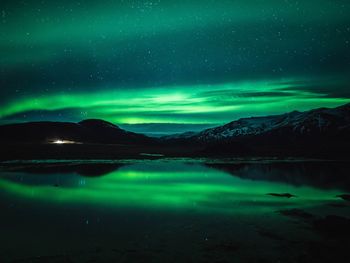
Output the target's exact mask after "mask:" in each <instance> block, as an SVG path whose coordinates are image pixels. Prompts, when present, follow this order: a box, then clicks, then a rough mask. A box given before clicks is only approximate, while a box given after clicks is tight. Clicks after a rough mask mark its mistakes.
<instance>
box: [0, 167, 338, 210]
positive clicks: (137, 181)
mask: <svg viewBox="0 0 350 263" xmlns="http://www.w3.org/2000/svg"><path fill="white" fill-rule="evenodd" d="M24 176H28V174H27V175H24ZM39 176H40V175H39ZM68 176H69V178H71V179H70V181H68V182H67V183H62V185H61V186H60V187H53V186H52V184H50V183H48V184H47V183H46V184H36V185H32V184H31V185H26V184H25V183H23V182H21V181H10V180H7V179H6V178H0V186H1V188H2V189H3V191H4V192H5V193H7V194H11V195H15V196H17V197H18V198H26V199H27V198H32V199H34V200H36V201H42V202H50V203H53V204H57V203H64V204H67V205H69V204H72V205H76V204H80V205H82V204H91V205H97V206H99V207H100V206H107V207H109V208H115V209H118V208H137V209H148V210H168V211H188V210H193V211H197V212H200V213H212V212H214V211H215V212H216V213H226V214H235V215H237V214H238V213H239V214H241V213H254V214H256V213H260V212H273V211H275V210H276V206H277V207H284V208H288V207H301V208H306V207H312V206H317V205H319V204H323V203H324V202H329V201H332V200H334V199H335V196H336V195H337V193H338V191H336V190H329V189H328V190H321V189H316V188H312V187H307V186H298V187H296V186H292V185H288V184H285V183H278V182H267V181H251V180H244V179H241V178H239V177H233V176H231V175H229V174H227V173H225V172H221V171H218V170H215V169H210V168H206V167H204V166H202V165H197V164H196V165H195V164H192V165H189V164H182V163H166V162H165V163H152V162H149V163H145V162H144V163H142V165H137V164H136V165H128V166H125V167H122V168H120V169H119V170H117V171H115V172H112V173H109V174H108V175H105V176H103V177H97V178H82V177H79V176H77V175H67V174H64V175H62V178H66V179H67V177H68ZM12 177H13V174H12ZM45 177H46V176H45ZM39 178H40V177H39ZM41 178H43V177H41ZM54 178H56V179H55V180H57V176H54ZM271 191H275V192H281V193H283V192H291V193H293V194H295V195H297V196H299V198H294V199H288V200H286V199H278V198H276V197H273V196H268V195H266V193H269V192H271Z"/></svg>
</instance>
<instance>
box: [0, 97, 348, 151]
mask: <svg viewBox="0 0 350 263" xmlns="http://www.w3.org/2000/svg"><path fill="white" fill-rule="evenodd" d="M55 142H62V143H64V142H69V143H72V144H76V145H75V148H74V147H73V146H70V147H69V149H70V152H74V151H75V150H76V149H77V148H78V147H79V151H80V154H79V155H78V156H79V158H92V156H93V157H94V158H99V157H100V155H99V154H96V152H97V151H94V149H95V148H96V147H98V149H99V150H98V152H99V153H101V157H102V156H103V157H104V158H106V157H109V158H122V157H124V156H123V151H125V150H126V151H127V152H128V153H130V149H133V150H132V151H131V152H132V154H131V155H139V154H142V153H144V152H146V153H160V154H164V155H166V156H227V157H237V156H299V157H301V156H307V157H327V158H348V157H350V151H349V149H350V148H349V147H350V103H349V104H345V105H342V106H340V107H336V108H319V109H314V110H310V111H305V112H298V111H293V112H289V113H285V114H281V115H272V116H265V117H251V118H242V119H239V120H236V121H233V122H230V123H228V124H225V125H223V126H219V127H215V128H210V129H206V130H204V131H201V132H197V133H193V132H187V133H184V134H177V135H170V136H163V137H161V138H152V137H147V136H145V135H143V134H138V133H133V132H128V131H126V130H123V129H121V128H119V127H118V126H116V125H114V124H112V123H109V122H106V121H103V120H97V119H89V120H84V121H81V122H79V123H71V122H28V123H18V124H8V125H3V126H0V143H1V144H2V145H3V147H1V148H2V152H0V155H1V156H0V157H1V158H6V152H11V151H12V152H13V151H14V152H19V150H18V148H20V149H21V150H20V152H21V154H22V155H21V156H24V155H25V154H27V155H30V154H32V153H33V152H34V153H35V152H36V151H37V149H39V148H40V147H41V148H43V145H52V144H55ZM23 145H31V147H30V149H31V152H27V153H26V152H25V150H23V149H24V148H25V147H24V146H23ZM87 145H88V146H89V151H87V152H86V151H85V150H84V149H85V148H87ZM94 145H95V146H94ZM103 145H105V146H104V147H103ZM106 145H108V147H106ZM26 147H27V146H26ZM84 147H85V148H84ZM94 147H95V148H94ZM44 148H45V152H46V153H47V156H48V158H49V157H50V153H51V152H50V151H51V150H50V149H51V148H50V147H44ZM64 149H67V148H61V150H60V151H61V155H60V156H59V157H64V158H71V156H70V152H68V151H66V152H65V151H64ZM121 149H123V150H121ZM28 151H29V150H28ZM104 151H108V152H109V153H110V155H108V156H106V155H105V154H102V153H103V152H104ZM116 151H117V152H118V155H114V154H113V153H114V152H116ZM11 156H13V158H15V157H16V154H12V155H11ZM40 156H43V154H41V155H40ZM125 156H128V157H130V154H128V155H125ZM27 157H28V158H29V157H30V156H27ZM75 157H76V156H75Z"/></svg>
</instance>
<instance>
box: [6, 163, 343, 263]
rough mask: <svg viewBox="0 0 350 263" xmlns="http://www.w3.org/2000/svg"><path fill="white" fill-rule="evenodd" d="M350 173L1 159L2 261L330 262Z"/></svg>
mask: <svg viewBox="0 0 350 263" xmlns="http://www.w3.org/2000/svg"><path fill="white" fill-rule="evenodd" d="M349 171H350V165H349V164H347V163H344V162H320V161H266V160H260V161H258V160H256V161H251V160H250V161H244V160H243V161H242V160H241V161H237V160H236V161H232V160H231V161H230V160H190V159H186V160H166V159H164V160H153V161H133V160H128V161H123V162H116V161H104V162H93V161H90V162H86V161H85V162H82V161H74V162H73V161H70V162H62V161H61V162H57V161H50V162H39V161H36V162H34V161H32V162H26V163H20V162H13V163H3V164H1V171H0V209H1V217H0V233H1V235H0V262H332V261H333V262H334V260H335V259H336V257H339V258H342V259H345V258H346V257H347V254H348V252H347V251H348V249H349V248H350V246H349V244H350V242H349V239H348V235H347V234H348V232H347V231H349V229H350V227H349V225H348V222H349V221H347V220H348V218H350V202H348V201H346V200H343V199H342V198H339V197H337V195H339V194H344V193H348V192H350V173H349ZM269 193H272V194H274V195H269ZM285 193H289V194H292V195H294V196H295V197H294V196H293V197H290V198H288V197H285V196H283V195H282V196H278V195H279V194H285ZM275 194H277V195H275ZM327 216H328V217H327ZM338 223H339V224H338ZM339 228H341V229H339ZM319 251H321V252H319ZM328 260H329V261H328ZM342 262H344V261H342Z"/></svg>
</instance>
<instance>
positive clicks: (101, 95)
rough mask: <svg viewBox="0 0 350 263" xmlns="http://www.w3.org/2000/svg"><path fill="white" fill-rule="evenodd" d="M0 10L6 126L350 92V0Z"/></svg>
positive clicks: (237, 106)
mask: <svg viewBox="0 0 350 263" xmlns="http://www.w3.org/2000/svg"><path fill="white" fill-rule="evenodd" d="M0 9H1V20H0V22H1V30H0V55H1V59H0V86H1V90H0V93H1V96H0V105H1V107H0V122H1V123H9V122H23V121H32V120H55V121H80V120H82V119H86V118H100V119H105V120H107V121H111V122H113V123H116V124H121V125H127V124H128V125H129V126H127V127H128V128H130V129H132V126H133V125H132V124H138V125H139V131H141V132H142V131H143V127H147V124H150V123H151V124H157V126H156V127H157V129H164V130H167V129H168V130H169V131H171V128H169V127H172V125H180V126H181V127H183V128H181V127H180V128H179V127H177V129H178V130H182V131H186V130H189V129H196V128H195V127H200V128H203V127H206V126H213V125H219V124H223V123H226V122H229V121H232V120H235V119H238V118H241V117H248V116H257V115H268V114H279V113H283V112H287V111H292V110H308V109H311V108H317V107H333V106H338V105H340V104H344V103H347V102H349V101H350V89H349V83H350V78H349V75H350V74H349V73H350V51H349V50H350V49H349V48H350V16H349V14H350V3H349V1H346V0H339V1H330V0H318V1H314V0H310V1H293V0H285V1H279V0H268V1H260V0H251V1H238V0H236V1H213V0H208V1H195V0H189V1H175V0H164V1H160V0H158V1H106V0H104V1H84V0H82V1H67V0H64V1H34V0H27V1H26V0H23V1H4V2H2V5H1V7H0ZM160 126H162V127H163V128H160ZM167 127H168V128H167ZM151 131H152V130H151Z"/></svg>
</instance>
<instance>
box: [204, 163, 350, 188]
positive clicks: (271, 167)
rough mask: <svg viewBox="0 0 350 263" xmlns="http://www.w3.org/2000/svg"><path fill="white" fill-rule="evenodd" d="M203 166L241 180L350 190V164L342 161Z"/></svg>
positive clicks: (214, 164) (215, 164)
mask: <svg viewBox="0 0 350 263" xmlns="http://www.w3.org/2000/svg"><path fill="white" fill-rule="evenodd" d="M206 165H207V166H208V167H211V168H215V169H218V170H222V171H225V172H228V173H230V174H231V175H233V176H237V177H240V178H242V179H249V180H256V181H271V182H283V183H287V184H290V185H294V186H312V187H316V188H320V189H339V190H345V191H350V177H349V169H350V164H347V163H345V162H281V163H254V164H252V163H250V164H227V163H213V164H212V163H210V164H206Z"/></svg>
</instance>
